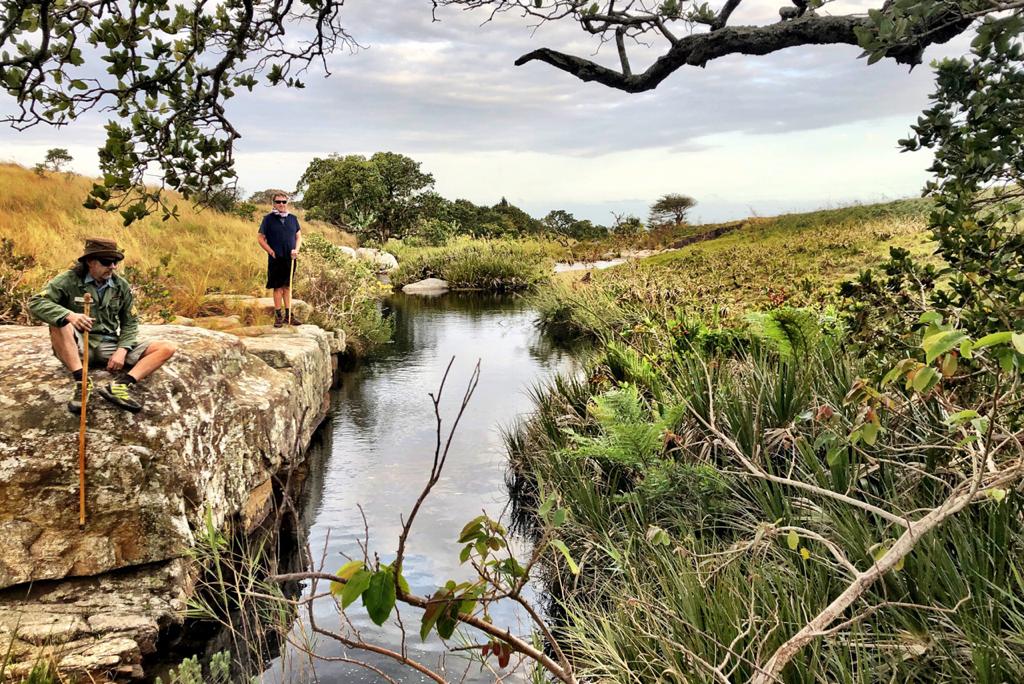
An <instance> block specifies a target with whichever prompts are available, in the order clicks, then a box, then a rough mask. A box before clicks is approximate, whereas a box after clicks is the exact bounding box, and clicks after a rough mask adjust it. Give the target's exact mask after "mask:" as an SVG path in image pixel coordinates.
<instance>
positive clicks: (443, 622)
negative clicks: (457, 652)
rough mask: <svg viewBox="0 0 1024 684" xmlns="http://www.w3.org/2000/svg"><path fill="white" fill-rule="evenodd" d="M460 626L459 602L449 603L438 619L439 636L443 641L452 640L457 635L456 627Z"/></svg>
mask: <svg viewBox="0 0 1024 684" xmlns="http://www.w3.org/2000/svg"><path fill="white" fill-rule="evenodd" d="M458 624H459V604H458V602H457V601H449V602H448V603H447V604H445V606H444V610H442V611H441V615H440V617H438V619H437V634H438V636H440V637H441V638H442V639H451V638H452V634H455V627H456V626H458Z"/></svg>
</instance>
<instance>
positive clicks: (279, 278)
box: [267, 254, 298, 289]
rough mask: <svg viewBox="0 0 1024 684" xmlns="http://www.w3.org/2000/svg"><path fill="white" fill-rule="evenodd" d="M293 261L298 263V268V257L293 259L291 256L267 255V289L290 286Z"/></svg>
mask: <svg viewBox="0 0 1024 684" xmlns="http://www.w3.org/2000/svg"><path fill="white" fill-rule="evenodd" d="M293 262H295V263H296V268H297V267H298V259H292V258H291V257H284V258H283V259H278V258H277V257H272V256H270V255H269V254H268V255H267V289H274V288H278V287H289V283H290V282H291V280H289V279H290V278H291V275H292V273H291V271H292V263H293Z"/></svg>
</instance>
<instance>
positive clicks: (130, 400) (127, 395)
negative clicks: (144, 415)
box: [99, 382, 142, 413]
mask: <svg viewBox="0 0 1024 684" xmlns="http://www.w3.org/2000/svg"><path fill="white" fill-rule="evenodd" d="M99 393H100V396H101V397H103V398H104V399H106V400H107V401H109V402H110V403H111V404H113V405H114V406H117V407H119V408H123V409H124V410H125V411H131V412H132V413H138V412H139V411H141V410H142V402H141V401H139V400H138V399H136V398H135V397H133V396H132V385H130V384H128V383H126V382H112V383H110V384H108V385H107V386H106V387H100V389H99Z"/></svg>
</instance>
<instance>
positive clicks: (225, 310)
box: [199, 294, 313, 325]
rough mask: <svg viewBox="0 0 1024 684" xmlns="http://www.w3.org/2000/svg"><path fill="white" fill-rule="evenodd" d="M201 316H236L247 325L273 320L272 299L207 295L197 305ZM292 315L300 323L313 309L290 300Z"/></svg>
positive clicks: (303, 303) (297, 301) (307, 317)
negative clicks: (260, 320) (263, 320)
mask: <svg viewBox="0 0 1024 684" xmlns="http://www.w3.org/2000/svg"><path fill="white" fill-rule="evenodd" d="M199 313H200V314H201V315H206V316H210V315H225V314H226V315H237V316H239V317H241V319H242V323H244V324H246V325H248V324H252V323H256V322H259V319H260V318H263V319H267V320H270V319H273V317H274V298H273V297H253V296H251V295H240V294H208V295H204V296H203V299H202V300H201V302H200V304H199ZM292 313H293V314H294V315H295V317H296V318H298V319H299V320H300V321H305V320H309V317H310V316H311V315H312V314H313V307H312V306H310V305H309V304H308V303H306V302H304V301H303V300H301V299H298V298H293V299H292Z"/></svg>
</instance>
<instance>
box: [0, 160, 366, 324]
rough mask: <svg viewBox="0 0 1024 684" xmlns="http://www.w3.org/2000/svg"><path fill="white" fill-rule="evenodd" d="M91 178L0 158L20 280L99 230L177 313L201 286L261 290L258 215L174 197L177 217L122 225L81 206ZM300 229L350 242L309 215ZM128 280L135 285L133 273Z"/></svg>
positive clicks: (31, 280) (64, 260)
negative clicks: (26, 261) (28, 262)
mask: <svg viewBox="0 0 1024 684" xmlns="http://www.w3.org/2000/svg"><path fill="white" fill-rule="evenodd" d="M91 184H92V180H91V179H89V178H86V177H84V176H77V175H65V174H52V173H51V174H47V175H46V176H45V177H39V176H37V175H36V174H35V173H34V172H32V171H30V170H29V169H26V168H24V167H21V166H18V165H16V164H0V238H4V239H10V240H11V241H13V249H14V253H15V254H16V255H24V256H29V257H31V258H32V259H34V261H35V265H34V266H33V267H31V268H30V269H29V270H28V271H27V272H26V273H25V274H24V281H23V282H24V283H25V284H27V285H29V286H30V287H32V288H35V287H36V286H37V285H39V284H41V283H43V282H45V281H46V280H47V279H48V278H50V277H51V276H52V275H53V274H54V273H56V272H57V271H59V270H61V269H64V268H67V267H68V266H69V265H70V264H71V263H72V262H74V260H75V259H76V258H77V257H78V255H79V254H80V253H81V248H82V241H83V239H84V238H85V237H87V236H105V237H111V238H114V239H115V240H117V242H118V244H119V245H121V246H122V248H123V249H124V252H125V255H126V256H125V267H134V268H135V269H139V270H141V271H142V272H143V274H145V277H144V278H143V279H144V280H146V281H147V283H144V284H151V285H152V287H154V288H156V289H160V288H161V287H164V286H165V287H166V289H167V290H168V291H169V297H170V304H171V305H172V308H173V310H174V311H175V312H177V313H180V314H183V315H189V314H190V313H192V312H193V311H194V309H195V307H196V305H197V304H198V301H199V298H200V297H201V296H202V295H203V294H205V293H206V292H218V291H219V292H238V293H247V294H257V293H262V292H263V277H264V273H265V269H266V259H265V257H264V254H263V252H262V251H261V250H260V249H259V247H258V246H257V245H256V229H257V227H258V220H259V219H258V218H257V219H256V220H254V221H246V220H243V219H241V218H239V217H236V216H232V215H228V214H223V213H220V212H216V211H212V210H198V209H196V208H194V207H193V206H192V205H191V204H190V203H189V202H188V201H185V200H179V201H178V209H179V212H180V218H179V219H178V220H173V219H172V220H169V221H161V219H160V217H159V216H150V217H147V218H146V219H144V220H143V221H140V222H137V223H135V224H133V225H132V226H130V227H127V228H126V227H124V226H123V225H122V221H121V217H120V216H119V215H118V214H116V213H112V214H111V213H105V212H101V211H95V210H89V209H85V208H83V207H82V201H83V200H84V199H85V197H86V195H87V193H88V190H89V188H90V187H91ZM172 197H173V195H172ZM262 211H265V209H264V207H259V212H262ZM257 216H259V213H258V214H257ZM303 229H304V232H307V234H309V233H320V234H324V235H325V236H326V237H327V238H328V239H329V240H330V241H331V242H334V243H336V244H347V245H350V246H354V245H355V240H354V238H352V236H350V235H348V234H346V233H342V232H340V231H338V230H336V229H334V228H332V227H330V226H328V225H326V224H321V223H317V222H308V221H307V222H304V223H303ZM0 266H3V267H4V268H6V267H7V264H3V265H0ZM5 275H6V274H5ZM134 280H135V281H136V284H139V282H138V281H139V278H135V279H134ZM5 284H7V283H5Z"/></svg>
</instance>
